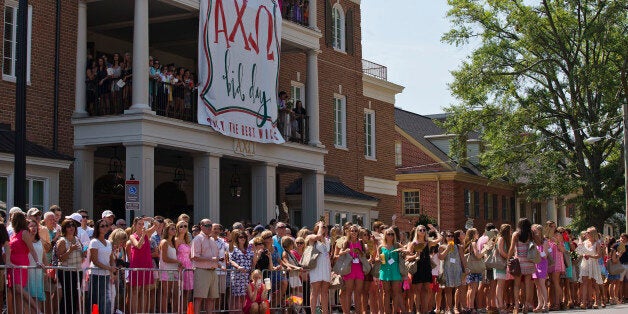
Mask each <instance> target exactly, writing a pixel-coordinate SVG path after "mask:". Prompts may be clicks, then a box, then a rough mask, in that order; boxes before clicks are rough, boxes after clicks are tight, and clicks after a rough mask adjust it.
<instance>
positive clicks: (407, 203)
mask: <svg viewBox="0 0 628 314" xmlns="http://www.w3.org/2000/svg"><path fill="white" fill-rule="evenodd" d="M419 209H420V208H419V191H403V213H404V214H405V215H418V214H419V213H420V211H419Z"/></svg>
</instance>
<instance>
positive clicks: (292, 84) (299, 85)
mask: <svg viewBox="0 0 628 314" xmlns="http://www.w3.org/2000/svg"><path fill="white" fill-rule="evenodd" d="M294 87H296V88H298V89H300V90H301V98H299V99H296V98H294V93H292V89H293V88H294ZM290 98H291V99H292V100H293V102H294V105H295V106H296V105H297V100H300V101H301V102H303V108H305V84H303V83H301V82H297V81H290Z"/></svg>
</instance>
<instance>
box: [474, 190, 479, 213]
mask: <svg viewBox="0 0 628 314" xmlns="http://www.w3.org/2000/svg"><path fill="white" fill-rule="evenodd" d="M473 212H474V214H473V216H474V217H475V218H479V217H480V192H473Z"/></svg>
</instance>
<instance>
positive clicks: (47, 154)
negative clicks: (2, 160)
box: [0, 124, 74, 160]
mask: <svg viewBox="0 0 628 314" xmlns="http://www.w3.org/2000/svg"><path fill="white" fill-rule="evenodd" d="M24 150H25V152H26V156H30V157H40V158H47V159H58V160H74V157H71V156H68V155H64V154H61V153H59V152H55V151H54V150H52V149H49V148H46V147H44V146H41V145H39V144H35V143H33V142H31V141H28V140H27V141H26V146H25V147H24ZM14 152H15V132H14V131H11V129H10V126H9V125H7V124H0V153H10V154H13V153H14Z"/></svg>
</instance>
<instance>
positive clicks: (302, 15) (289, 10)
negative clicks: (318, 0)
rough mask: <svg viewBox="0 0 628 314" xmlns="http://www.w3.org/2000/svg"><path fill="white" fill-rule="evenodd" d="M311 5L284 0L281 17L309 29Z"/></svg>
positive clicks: (294, 0)
mask: <svg viewBox="0 0 628 314" xmlns="http://www.w3.org/2000/svg"><path fill="white" fill-rule="evenodd" d="M309 11H310V10H309V4H308V3H307V1H305V0H291V1H288V0H284V1H283V4H282V8H281V16H282V17H283V19H284V20H287V21H291V22H294V23H297V24H299V25H303V26H305V27H307V26H308V25H309V15H310V12H309Z"/></svg>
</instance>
